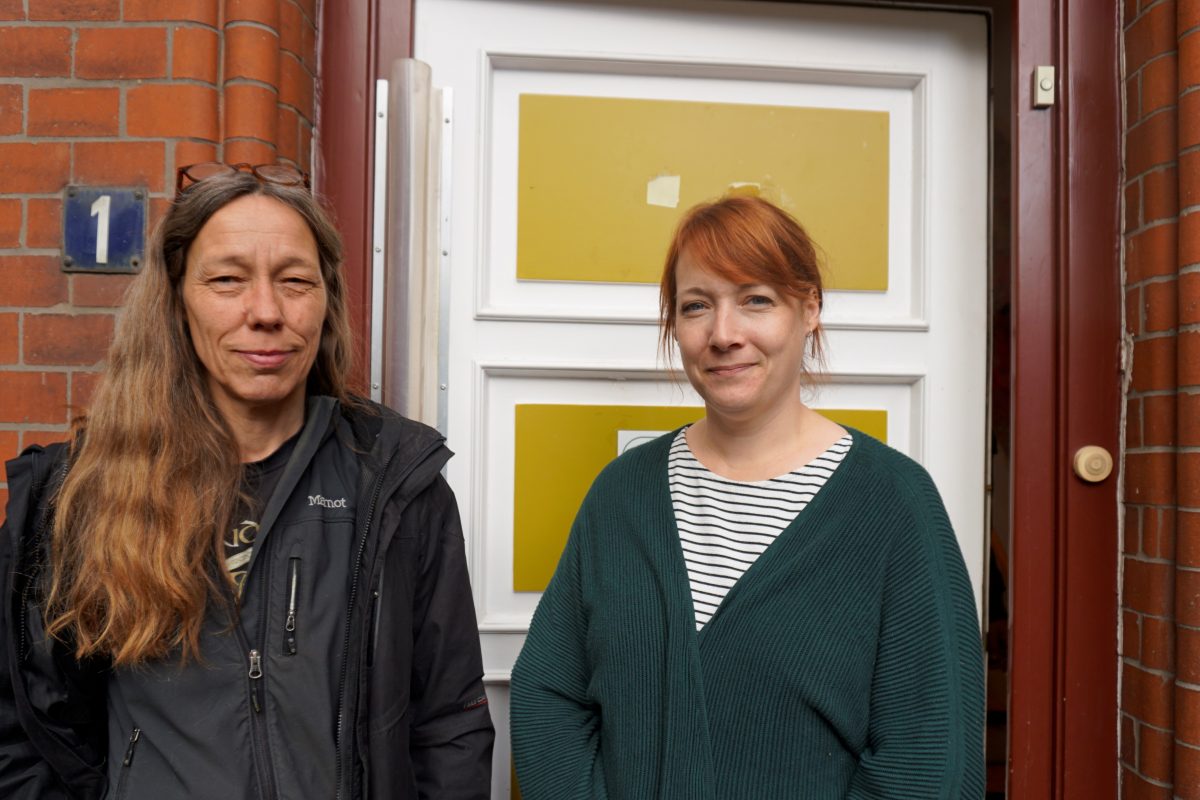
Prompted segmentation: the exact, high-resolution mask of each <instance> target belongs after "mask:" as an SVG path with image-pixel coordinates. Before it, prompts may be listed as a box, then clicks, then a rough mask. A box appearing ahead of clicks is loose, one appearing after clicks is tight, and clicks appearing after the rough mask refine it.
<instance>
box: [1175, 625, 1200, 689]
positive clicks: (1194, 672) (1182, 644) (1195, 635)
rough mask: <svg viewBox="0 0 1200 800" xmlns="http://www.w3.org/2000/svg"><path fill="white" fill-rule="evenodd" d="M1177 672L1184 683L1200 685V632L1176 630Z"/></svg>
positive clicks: (1189, 629)
mask: <svg viewBox="0 0 1200 800" xmlns="http://www.w3.org/2000/svg"><path fill="white" fill-rule="evenodd" d="M1175 646H1176V657H1175V665H1176V667H1175V672H1176V677H1177V678H1178V679H1179V680H1181V681H1183V682H1184V683H1200V631H1198V630H1193V629H1191V628H1181V627H1176V629H1175Z"/></svg>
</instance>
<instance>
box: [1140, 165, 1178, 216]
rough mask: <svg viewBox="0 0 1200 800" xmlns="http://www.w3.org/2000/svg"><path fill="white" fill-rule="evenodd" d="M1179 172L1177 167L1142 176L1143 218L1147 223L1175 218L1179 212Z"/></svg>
mask: <svg viewBox="0 0 1200 800" xmlns="http://www.w3.org/2000/svg"><path fill="white" fill-rule="evenodd" d="M1179 191H1180V188H1179V174H1178V171H1177V170H1176V169H1175V167H1165V168H1163V169H1156V170H1153V171H1151V172H1147V173H1146V174H1145V175H1144V176H1143V177H1142V197H1141V200H1142V219H1143V220H1144V222H1145V223H1147V224H1149V223H1151V222H1158V221H1160V220H1165V219H1174V218H1175V216H1176V215H1178V214H1179Z"/></svg>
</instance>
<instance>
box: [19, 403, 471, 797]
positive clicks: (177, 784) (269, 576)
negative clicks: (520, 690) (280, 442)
mask: <svg viewBox="0 0 1200 800" xmlns="http://www.w3.org/2000/svg"><path fill="white" fill-rule="evenodd" d="M449 456H450V453H449V451H448V450H447V449H446V448H445V445H444V443H443V440H442V438H441V437H440V435H438V434H437V433H436V432H435V431H432V430H431V429H429V428H427V427H425V426H423V425H419V424H417V423H413V422H411V421H408V420H405V419H403V418H401V417H399V416H397V415H395V414H394V413H392V412H390V411H387V410H386V409H382V408H378V409H376V413H362V412H348V411H346V410H345V409H343V408H341V407H340V406H339V405H338V404H337V403H336V402H334V401H333V400H331V399H330V398H324V397H318V398H313V399H311V400H310V401H309V408H308V416H307V420H306V423H305V428H304V430H303V432H302V433H301V435H300V437H299V440H298V441H297V444H296V446H295V450H294V452H293V455H292V457H291V460H290V461H289V462H288V465H287V466H286V467H285V468H284V472H283V474H282V476H281V477H280V480H279V484H278V486H277V487H276V490H275V493H274V494H273V495H272V498H271V499H270V501H269V502H268V503H267V506H266V508H265V509H264V511H263V514H262V516H261V519H260V524H261V530H260V532H259V537H258V540H257V541H256V542H255V547H254V556H253V561H252V563H251V567H250V574H249V578H248V579H247V581H246V584H245V589H244V594H243V597H242V602H241V607H240V615H239V616H240V618H239V620H238V621H237V622H236V623H231V622H230V620H229V619H228V617H227V616H223V615H222V614H221V613H220V612H219V611H216V610H214V611H213V612H212V613H210V617H211V619H209V620H208V621H207V624H206V626H205V632H204V634H203V638H202V642H201V650H202V653H203V661H202V663H200V664H195V663H193V664H189V665H187V666H186V667H182V668H181V667H180V666H179V665H178V664H177V663H166V662H164V663H161V664H155V665H151V666H148V667H140V668H137V669H115V670H114V669H109V668H108V667H107V665H105V664H99V663H85V664H81V663H78V662H77V661H76V660H75V659H74V658H72V657H71V656H70V654H69V652H70V651H69V644H65V643H60V642H52V641H47V640H46V638H45V636H44V635H43V634H42V628H41V608H40V605H39V600H40V596H41V590H42V588H43V587H44V584H45V581H44V575H42V574H40V565H42V564H44V563H45V559H46V541H45V540H46V529H47V527H48V514H47V513H46V511H45V509H44V508H43V507H39V506H43V505H44V498H45V497H46V496H47V495H50V494H52V493H53V487H54V486H55V485H56V483H58V482H60V481H61V478H62V476H63V475H64V474H65V469H66V467H65V452H64V448H62V447H61V446H54V447H52V448H50V449H48V450H45V451H42V450H41V449H40V448H31V449H30V450H27V451H26V453H25V454H23V455H22V456H21V457H20V458H18V459H16V460H14V461H11V462H9V464H8V470H9V492H10V497H9V506H8V517H7V521H6V523H5V526H4V529H3V531H2V532H0V533H2V535H0V576H2V577H3V580H4V585H3V595H0V596H3V597H5V598H6V599H7V600H8V602H6V603H5V608H4V614H3V618H2V619H3V623H2V624H3V628H2V629H0V797H4V798H26V797H28V798H59V797H62V798H66V797H77V798H100V797H105V796H107V797H110V798H124V797H130V798H142V797H147V798H150V797H154V798H158V797H174V796H188V797H234V798H236V797H262V798H275V797H279V798H289V797H318V796H319V797H325V796H330V795H333V796H337V797H341V798H346V799H347V800H351V799H352V798H389V799H390V798H418V797H435V798H464V799H465V798H485V797H487V796H488V794H489V785H490V773H491V748H492V739H493V730H492V724H491V720H490V717H489V715H488V709H487V699H486V697H485V695H484V692H483V687H482V671H483V670H482V663H481V659H480V652H479V639H478V633H477V629H476V625H475V617H474V607H473V603H472V600H471V592H470V587H469V585H468V581H467V573H466V559H465V555H464V552H463V538H462V530H461V526H460V523H459V519H458V512H457V507H456V504H455V502H454V497H453V494H452V493H451V491H450V489H449V487H448V486H447V485H446V483H445V481H444V480H443V479H442V477H441V475H440V470H441V467H442V465H443V464H444V463H445V462H446V460H447V459H448V458H449ZM106 791H107V792H108V794H107V795H106V794H105V792H106Z"/></svg>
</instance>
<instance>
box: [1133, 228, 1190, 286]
mask: <svg viewBox="0 0 1200 800" xmlns="http://www.w3.org/2000/svg"><path fill="white" fill-rule="evenodd" d="M1197 245H1200V242H1197ZM1177 247H1178V242H1177V241H1176V226H1175V225H1172V224H1170V223H1166V224H1162V225H1155V226H1154V227H1151V228H1146V229H1145V230H1144V231H1141V232H1140V233H1136V234H1134V235H1133V236H1131V237H1129V238H1128V239H1127V240H1126V244H1125V267H1126V273H1127V280H1128V282H1129V283H1138V282H1140V281H1144V280H1145V279H1146V278H1152V277H1156V276H1159V275H1173V274H1174V273H1175V270H1176V265H1177V260H1178V256H1179V252H1178V249H1177ZM1198 249H1200V248H1198ZM1197 260H1200V259H1197Z"/></svg>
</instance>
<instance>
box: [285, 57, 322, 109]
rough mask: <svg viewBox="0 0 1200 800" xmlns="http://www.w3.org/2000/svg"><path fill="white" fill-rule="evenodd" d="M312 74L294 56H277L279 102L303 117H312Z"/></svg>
mask: <svg viewBox="0 0 1200 800" xmlns="http://www.w3.org/2000/svg"><path fill="white" fill-rule="evenodd" d="M313 85H314V81H313V76H312V75H311V74H309V72H308V70H306V69H305V68H304V65H303V64H301V63H300V61H299V60H297V59H296V58H295V56H292V55H289V54H288V53H282V54H281V55H280V56H279V102H281V103H284V104H286V105H289V106H291V107H292V108H294V109H296V111H297V112H299V113H300V116H302V117H304V118H305V119H312V118H313Z"/></svg>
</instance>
